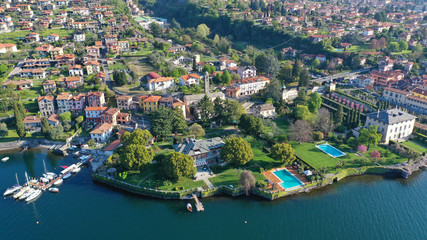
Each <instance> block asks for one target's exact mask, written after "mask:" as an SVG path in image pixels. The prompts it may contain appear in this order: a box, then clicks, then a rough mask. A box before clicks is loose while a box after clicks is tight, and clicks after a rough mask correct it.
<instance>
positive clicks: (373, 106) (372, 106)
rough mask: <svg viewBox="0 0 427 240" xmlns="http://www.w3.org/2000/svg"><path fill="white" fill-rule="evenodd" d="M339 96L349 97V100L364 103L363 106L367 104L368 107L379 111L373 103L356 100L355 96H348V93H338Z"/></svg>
mask: <svg viewBox="0 0 427 240" xmlns="http://www.w3.org/2000/svg"><path fill="white" fill-rule="evenodd" d="M337 94H339V95H342V96H343V97H347V98H350V99H353V100H354V101H358V102H361V103H363V104H365V105H368V106H369V107H371V108H373V109H378V107H377V106H375V105H373V104H372V103H368V102H365V101H363V100H360V99H358V98H356V97H353V96H351V95H348V94H346V93H344V92H342V91H337Z"/></svg>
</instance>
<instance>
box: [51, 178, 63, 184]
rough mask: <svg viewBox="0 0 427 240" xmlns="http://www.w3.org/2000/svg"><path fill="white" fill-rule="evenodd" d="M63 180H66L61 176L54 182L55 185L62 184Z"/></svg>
mask: <svg viewBox="0 0 427 240" xmlns="http://www.w3.org/2000/svg"><path fill="white" fill-rule="evenodd" d="M63 182H64V180H62V179H61V178H60V179H58V180H57V181H56V182H54V183H53V185H55V186H59V185H61V184H62V183H63Z"/></svg>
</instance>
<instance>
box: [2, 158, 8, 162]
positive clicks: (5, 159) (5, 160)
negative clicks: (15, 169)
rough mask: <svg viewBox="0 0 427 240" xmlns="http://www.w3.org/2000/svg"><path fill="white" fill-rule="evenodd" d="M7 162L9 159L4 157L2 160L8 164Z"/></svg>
mask: <svg viewBox="0 0 427 240" xmlns="http://www.w3.org/2000/svg"><path fill="white" fill-rule="evenodd" d="M7 160H9V157H4V158H2V159H1V161H2V162H7Z"/></svg>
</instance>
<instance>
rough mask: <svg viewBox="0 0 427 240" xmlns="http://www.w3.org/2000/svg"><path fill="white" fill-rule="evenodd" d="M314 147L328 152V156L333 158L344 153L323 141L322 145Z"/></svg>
mask: <svg viewBox="0 0 427 240" xmlns="http://www.w3.org/2000/svg"><path fill="white" fill-rule="evenodd" d="M316 147H317V148H318V149H320V150H322V151H323V152H324V153H326V154H328V155H329V156H331V157H333V158H337V157H342V156H344V155H345V153H344V152H342V151H340V150H339V149H337V148H335V147H332V146H331V145H329V144H327V143H325V144H322V145H316Z"/></svg>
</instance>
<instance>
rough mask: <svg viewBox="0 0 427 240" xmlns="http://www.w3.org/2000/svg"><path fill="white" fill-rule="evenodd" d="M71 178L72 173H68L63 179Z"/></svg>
mask: <svg viewBox="0 0 427 240" xmlns="http://www.w3.org/2000/svg"><path fill="white" fill-rule="evenodd" d="M69 177H71V173H67V174H65V175H64V176H63V177H62V179H67V178H69Z"/></svg>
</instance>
